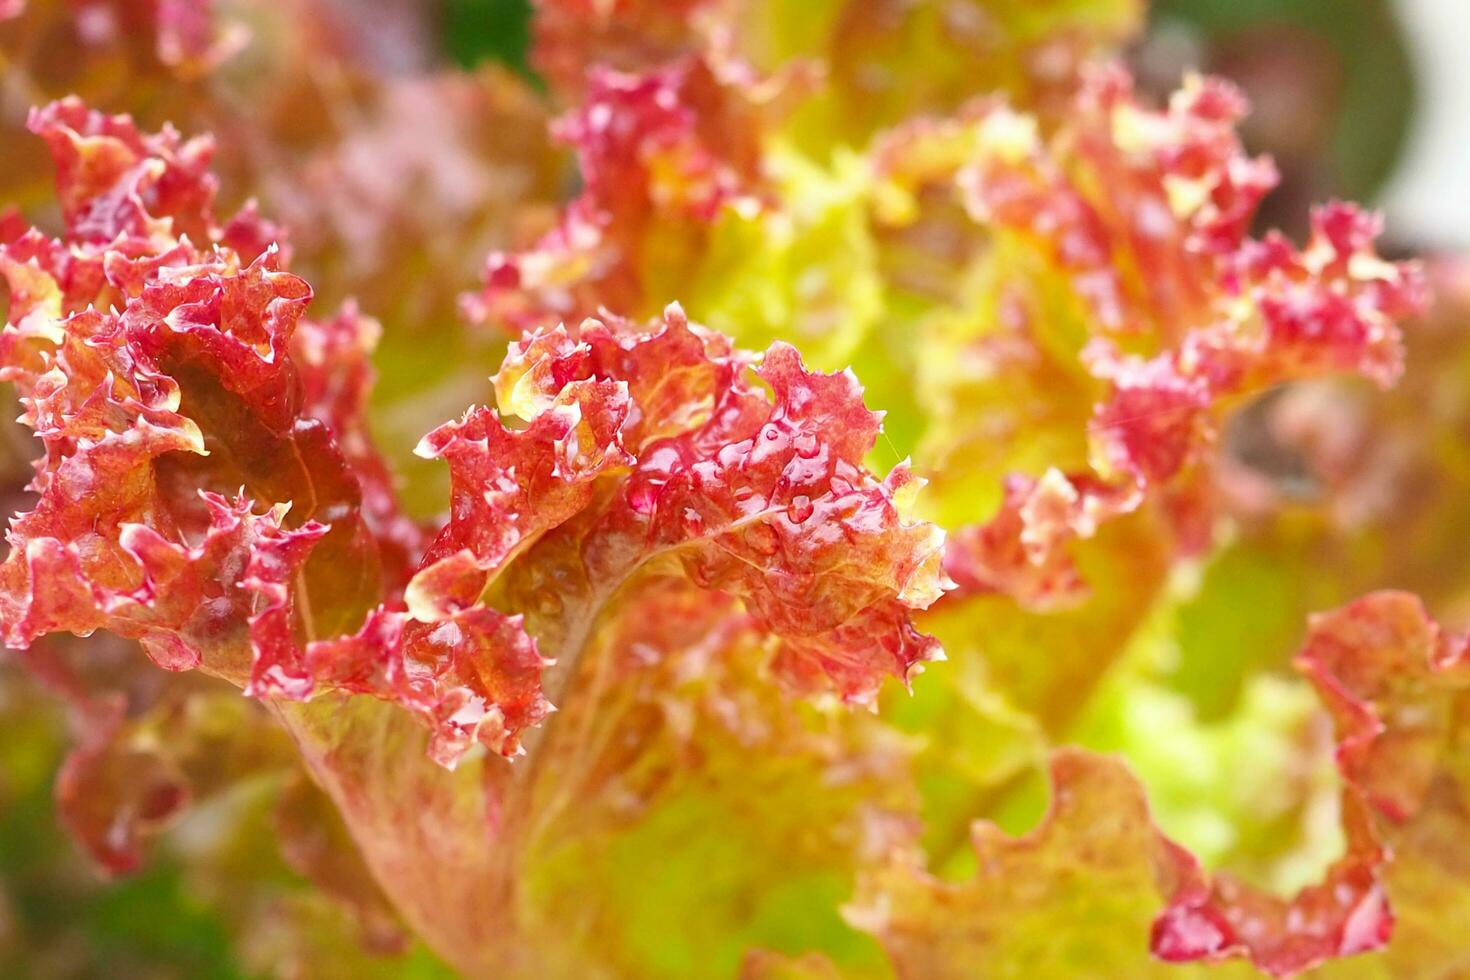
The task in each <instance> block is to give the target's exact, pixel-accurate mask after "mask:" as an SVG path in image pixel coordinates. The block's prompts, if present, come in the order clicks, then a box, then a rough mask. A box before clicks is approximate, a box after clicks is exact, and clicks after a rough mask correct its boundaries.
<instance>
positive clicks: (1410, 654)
mask: <svg viewBox="0 0 1470 980" xmlns="http://www.w3.org/2000/svg"><path fill="white" fill-rule="evenodd" d="M1467 651H1470V644H1467V641H1466V639H1465V638H1464V637H1460V636H1456V637H1452V636H1449V635H1447V634H1446V633H1445V632H1444V631H1443V630H1441V629H1440V627H1439V625H1438V624H1437V623H1435V622H1434V621H1433V620H1432V619H1430V618H1429V615H1428V613H1426V612H1425V610H1424V606H1423V604H1422V603H1420V601H1419V600H1418V599H1417V598H1415V597H1414V596H1411V595H1408V594H1405V593H1399V592H1379V593H1375V594H1373V595H1370V596H1367V597H1365V598H1363V599H1359V600H1358V601H1357V602H1354V603H1352V604H1350V605H1348V606H1345V607H1343V608H1342V609H1339V610H1336V611H1334V612H1330V613H1323V614H1321V615H1318V616H1315V617H1313V619H1312V623H1311V628H1310V630H1309V632H1308V635H1307V641H1306V644H1305V646H1304V647H1303V648H1302V651H1301V653H1300V654H1299V655H1298V657H1297V661H1296V663H1297V667H1298V669H1299V670H1301V672H1302V673H1303V674H1305V675H1306V676H1307V679H1308V680H1310V681H1311V682H1312V684H1313V686H1315V687H1316V688H1317V692H1318V694H1319V695H1320V696H1321V698H1322V700H1323V702H1324V703H1325V704H1326V705H1327V708H1328V710H1330V711H1331V712H1332V717H1333V721H1334V723H1335V725H1336V728H1337V742H1338V748H1337V763H1338V767H1339V768H1340V769H1341V770H1342V774H1343V777H1344V778H1345V779H1347V780H1348V781H1350V782H1351V783H1353V784H1354V785H1356V786H1359V787H1361V789H1362V791H1363V794H1364V796H1365V798H1366V799H1367V800H1368V802H1369V803H1371V804H1372V806H1373V807H1374V808H1375V809H1376V810H1377V811H1378V812H1380V813H1382V814H1383V815H1384V816H1386V817H1388V818H1389V819H1390V820H1393V821H1398V822H1402V821H1405V820H1408V819H1409V818H1410V817H1412V816H1413V815H1414V814H1415V812H1416V811H1417V810H1418V809H1419V807H1420V805H1421V804H1422V803H1423V801H1424V798H1425V796H1426V794H1427V793H1428V792H1429V788H1430V785H1431V783H1432V782H1433V781H1434V779H1435V778H1436V774H1437V772H1438V771H1439V768H1440V766H1441V765H1442V763H1443V759H1442V755H1443V753H1444V752H1445V750H1446V748H1447V747H1448V745H1449V744H1450V741H1451V738H1452V734H1453V731H1454V726H1455V724H1456V723H1457V721H1458V716H1457V713H1456V712H1457V708H1456V704H1457V701H1458V700H1461V699H1462V698H1463V695H1464V692H1465V691H1466V690H1470V653H1467Z"/></svg>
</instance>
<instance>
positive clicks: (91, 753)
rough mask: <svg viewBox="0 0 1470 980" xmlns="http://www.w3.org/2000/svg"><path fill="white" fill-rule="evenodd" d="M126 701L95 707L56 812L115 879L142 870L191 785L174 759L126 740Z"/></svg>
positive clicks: (64, 774) (68, 765) (65, 770)
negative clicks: (150, 843) (152, 843)
mask: <svg viewBox="0 0 1470 980" xmlns="http://www.w3.org/2000/svg"><path fill="white" fill-rule="evenodd" d="M124 710H125V705H124V703H123V700H122V698H121V697H113V698H109V699H106V700H103V701H98V702H94V703H92V704H91V705H90V706H89V709H88V711H87V712H86V715H85V717H84V721H83V725H82V731H81V733H80V744H79V745H77V747H76V748H74V749H73V750H72V751H71V753H70V754H69V755H68V756H67V758H66V762H65V763H64V764H63V765H62V767H61V771H60V772H59V773H58V774H57V777H56V806H57V812H58V814H59V815H60V817H61V821H62V823H63V824H64V825H65V826H66V829H67V831H68V833H70V834H71V835H72V837H73V838H74V839H75V840H76V841H77V842H78V843H79V844H81V846H82V847H84V848H86V850H87V852H88V854H89V855H90V856H91V858H92V860H93V861H95V862H96V863H97V864H98V865H99V866H100V867H102V868H104V869H106V870H107V871H108V872H110V873H112V874H126V873H128V872H131V871H135V870H137V869H138V867H139V866H140V865H141V864H142V861H143V848H144V844H145V842H146V840H147V839H148V838H149V837H151V836H152V835H153V834H155V833H157V831H158V830H159V829H160V828H161V827H163V826H166V825H167V824H168V823H169V821H170V820H171V819H172V818H174V817H177V816H178V815H179V813H180V812H182V811H183V809H184V808H185V807H187V806H188V805H189V802H190V795H191V792H190V787H189V784H188V782H187V780H186V779H185V778H184V775H183V773H182V772H180V771H179V770H178V768H177V766H176V765H174V764H173V762H172V760H170V759H168V758H166V757H165V756H163V755H161V754H160V753H158V752H155V751H150V750H149V749H148V748H147V746H146V745H132V744H130V742H129V740H128V739H127V738H125V737H122V735H123V729H124V725H125V722H124V718H123V712H124Z"/></svg>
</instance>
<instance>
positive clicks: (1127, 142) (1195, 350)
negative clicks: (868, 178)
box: [879, 68, 1425, 607]
mask: <svg viewBox="0 0 1470 980" xmlns="http://www.w3.org/2000/svg"><path fill="white" fill-rule="evenodd" d="M1244 111H1245V105H1244V101H1243V99H1242V98H1241V96H1240V95H1239V93H1237V92H1236V91H1235V90H1234V89H1233V88H1231V87H1230V86H1229V85H1228V84H1226V83H1224V82H1221V81H1218V80H1213V79H1198V78H1192V79H1189V80H1187V81H1186V83H1185V85H1184V87H1183V88H1182V89H1181V90H1180V91H1179V92H1177V93H1176V94H1175V96H1174V97H1173V98H1172V99H1171V100H1170V102H1169V104H1168V106H1167V108H1165V109H1162V110H1153V109H1149V108H1146V107H1145V106H1143V105H1141V104H1140V103H1139V101H1138V100H1137V99H1136V98H1135V97H1134V94H1133V92H1132V83H1131V80H1130V79H1129V78H1128V76H1127V74H1126V72H1124V71H1123V70H1122V69H1121V68H1107V69H1098V70H1094V71H1093V72H1091V73H1090V74H1089V75H1088V76H1087V78H1086V81H1085V84H1084V85H1083V86H1082V88H1081V89H1080V91H1079V92H1078V94H1077V95H1076V97H1075V100H1074V105H1073V112H1072V113H1071V114H1070V115H1069V116H1068V117H1067V118H1066V119H1065V121H1063V122H1062V123H1061V124H1060V128H1059V129H1058V130H1057V131H1056V132H1054V133H1052V134H1050V135H1049V136H1047V137H1046V138H1045V139H1043V138H1041V137H1039V136H1038V135H1037V126H1036V123H1035V121H1034V120H1031V119H1028V118H1027V117H1023V116H1018V115H1017V114H1016V113H1014V112H1013V111H1011V110H1009V109H1007V108H1004V107H1001V106H997V105H994V104H992V103H981V104H979V105H977V106H976V107H974V108H973V109H971V110H970V111H968V112H967V113H966V114H964V115H962V116H961V117H960V118H959V119H958V120H955V121H953V122H947V123H928V124H925V125H922V126H917V127H915V128H914V130H913V131H912V132H911V133H910V132H904V133H900V134H897V135H895V136H894V137H893V138H892V139H891V140H890V141H889V142H888V143H886V144H884V147H883V149H882V150H881V151H880V156H879V158H880V161H882V166H883V168H884V169H883V172H884V173H885V174H886V175H887V176H888V177H889V179H890V180H892V181H893V182H894V185H895V186H896V187H898V188H900V189H905V190H904V193H905V194H908V195H910V196H915V195H917V194H919V193H920V191H921V190H922V189H924V188H929V187H935V186H942V185H943V183H944V181H945V180H950V181H952V182H953V184H954V186H956V187H958V189H959V192H960V194H961V195H962V197H963V199H964V202H965V204H966V206H967V208H968V210H969V212H970V214H971V216H972V218H973V219H974V220H975V221H976V222H977V223H978V224H979V225H980V226H981V227H983V228H984V229H986V230H989V231H990V232H991V233H992V234H994V235H997V236H1000V238H1001V240H1002V242H1003V243H1004V245H1003V247H1001V248H1000V249H999V250H998V251H999V253H1000V254H1002V255H1006V256H1011V257H1012V258H1015V257H1016V256H1020V257H1023V258H1024V261H1022V262H1021V264H1022V265H1031V266H1032V268H1033V270H1034V271H1031V272H1029V273H1028V275H1027V277H1026V278H1022V279H1020V280H1018V281H1015V282H1008V283H1007V284H1006V286H1005V287H1004V290H1005V294H1004V295H1001V296H999V297H998V298H997V299H996V302H998V303H1002V304H1003V305H1002V309H1003V310H1006V309H1009V306H1008V305H1007V304H1012V303H1013V304H1014V305H1015V308H1016V313H1015V319H1016V320H1017V322H1018V323H1020V324H1025V325H1027V328H1026V330H1024V331H1022V332H1021V335H1020V336H1018V337H1016V338H1012V339H1010V343H1011V347H1013V348H1018V349H1020V350H1024V351H1025V352H1026V354H1025V355H1024V356H1021V355H1018V354H1016V353H1015V351H1014V350H1011V351H1010V352H1009V353H1005V350H1006V349H1002V348H1001V347H1000V341H999V340H998V339H997V338H995V337H990V336H986V337H981V338H979V339H978V341H977V347H976V349H975V350H971V349H968V348H967V349H963V350H961V351H960V353H961V354H962V355H970V356H974V355H978V354H983V355H984V359H983V360H982V362H981V363H982V364H988V363H991V362H992V361H998V363H995V364H994V368H993V370H995V371H1009V370H1010V369H1011V368H1012V367H1013V364H1012V362H1020V363H1019V365H1014V366H1019V367H1020V368H1021V369H1022V370H1023V372H1024V373H1023V374H1021V375H1020V377H1021V378H1030V377H1034V379H1035V380H1034V381H1032V382H1031V383H1032V384H1033V385H1034V386H1035V387H1036V389H1037V390H1036V391H1035V392H1034V397H1035V398H1038V399H1042V400H1046V401H1054V402H1055V403H1056V405H1057V409H1056V410H1057V412H1058V414H1059V415H1061V417H1060V418H1059V419H1050V418H1048V419H1046V420H1047V422H1048V423H1049V424H1052V425H1058V424H1070V425H1071V426H1073V432H1074V433H1075V435H1074V436H1073V441H1078V437H1081V438H1084V439H1085V441H1086V443H1087V449H1088V452H1087V456H1088V458H1087V460H1086V465H1087V466H1088V467H1090V470H1091V472H1090V473H1089V472H1085V471H1082V470H1081V469H1080V466H1079V464H1080V463H1081V461H1080V460H1076V461H1074V460H1070V459H1069V460H1062V461H1060V462H1061V468H1062V469H1064V470H1065V471H1067V472H1069V473H1075V475H1071V476H1069V478H1068V479H1069V482H1071V483H1079V482H1081V483H1085V484H1088V485H1092V484H1098V485H1100V486H1099V489H1098V490H1096V491H1095V492H1092V493H1088V494H1079V495H1078V496H1079V498H1080V497H1083V496H1086V497H1089V498H1101V499H1105V500H1108V501H1110V506H1108V507H1107V508H1096V509H1097V510H1099V511H1101V510H1103V509H1106V510H1109V511H1110V512H1111V513H1110V514H1109V515H1105V516H1104V515H1100V518H1101V519H1106V517H1107V516H1112V517H1116V516H1119V515H1122V514H1125V513H1128V512H1129V511H1131V510H1133V509H1135V508H1137V507H1139V506H1142V505H1144V504H1145V503H1147V502H1149V501H1151V500H1154V499H1160V500H1163V501H1164V503H1165V505H1166V506H1164V508H1163V509H1164V511H1165V513H1166V514H1169V515H1172V514H1175V513H1178V514H1180V515H1181V516H1186V515H1187V517H1188V520H1187V522H1186V524H1185V525H1183V526H1181V527H1180V528H1179V531H1178V536H1179V539H1180V549H1181V550H1182V551H1190V550H1197V547H1198V544H1199V541H1198V538H1199V535H1198V533H1197V531H1198V528H1200V527H1202V526H1206V524H1205V522H1206V521H1207V517H1208V515H1207V513H1206V511H1207V510H1208V508H1209V501H1208V500H1206V499H1203V498H1201V497H1200V494H1199V492H1198V491H1200V490H1203V489H1204V487H1205V484H1204V483H1203V481H1200V480H1199V479H1197V474H1198V471H1199V468H1200V467H1201V466H1203V465H1208V464H1209V462H1210V460H1211V453H1210V450H1211V448H1212V446H1213V444H1214V443H1215V441H1216V434H1217V432H1218V431H1219V427H1220V425H1221V422H1222V420H1223V418H1224V416H1225V414H1226V412H1227V411H1228V410H1229V409H1231V408H1232V407H1234V406H1236V405H1239V404H1240V403H1241V401H1242V400H1243V398H1244V397H1246V396H1250V395H1253V394H1256V393H1259V392H1262V391H1264V390H1266V389H1267V388H1269V387H1271V386H1273V385H1276V384H1279V383H1281V382H1283V381H1290V380H1295V379H1300V378H1306V377H1314V376H1317V375H1322V374H1330V373H1351V374H1359V375H1362V376H1365V377H1367V378H1369V379H1371V380H1374V381H1376V382H1378V383H1379V384H1382V385H1387V384H1390V383H1392V381H1393V380H1394V379H1395V378H1396V376H1397V374H1398V372H1399V370H1400V368H1401V360H1402V354H1401V351H1400V340H1399V331H1398V326H1397V321H1399V320H1401V319H1403V318H1405V317H1408V316H1410V315H1412V314H1414V313H1415V312H1417V311H1418V310H1420V309H1422V307H1423V304H1424V300H1425V289H1424V286H1423V283H1422V275H1421V273H1420V270H1419V269H1418V267H1417V266H1415V265H1414V264H1412V263H1390V262H1386V261H1384V260H1382V259H1381V258H1379V257H1378V255H1377V253H1376V252H1375V250H1374V241H1375V239H1376V237H1377V236H1378V234H1379V232H1380V231H1381V222H1379V221H1378V219H1376V218H1375V217H1372V216H1369V215H1365V214H1363V213H1362V212H1360V211H1358V210H1357V209H1355V208H1353V207H1352V206H1350V205H1341V204H1335V205H1330V206H1328V207H1324V208H1322V209H1320V210H1318V211H1317V212H1316V213H1315V215H1314V218H1313V232H1312V235H1311V238H1310V240H1309V241H1308V243H1307V244H1306V246H1305V247H1303V248H1300V249H1299V248H1297V247H1296V246H1294V245H1292V244H1291V243H1289V242H1287V241H1286V240H1285V239H1284V238H1282V237H1281V236H1279V235H1275V234H1272V235H1268V236H1267V237H1266V238H1265V239H1263V240H1260V241H1256V240H1252V239H1250V238H1248V237H1247V229H1248V226H1249V223H1250V220H1251V217H1252V216H1253V214H1254V212H1255V210H1256V207H1257V206H1258V204H1259V203H1260V200H1261V198H1262V197H1263V196H1264V194H1265V193H1266V192H1267V191H1268V190H1269V189H1270V188H1271V187H1272V185H1273V184H1274V182H1275V176H1274V173H1273V172H1272V170H1271V168H1270V165H1269V164H1268V163H1266V162H1264V161H1261V160H1254V159H1251V158H1249V157H1247V156H1246V155H1245V153H1244V151H1243V149H1242V146H1241V143H1240V140H1239V138H1238V136H1237V135H1236V131H1235V127H1236V124H1237V122H1238V121H1239V119H1240V117H1241V115H1242V114H1243V112H1244ZM904 199H906V198H904ZM895 214H897V215H899V216H900V217H899V218H897V219H895V220H899V221H900V223H902V221H903V220H913V219H912V218H911V217H910V218H903V217H902V216H903V215H904V214H905V211H904V209H902V208H897V209H896V210H895ZM1012 250H1015V253H1014V254H1013V252H1012ZM1011 294H1014V297H1013V298H1011ZM1055 309H1062V310H1064V311H1067V312H1066V315H1068V316H1076V323H1075V324H1071V323H1063V324H1061V325H1057V324H1054V323H1051V322H1050V321H1051V320H1053V319H1054V318H1055V314H1052V313H1049V312H1048V311H1049V310H1055ZM1074 310H1080V315H1079V314H1076V313H1073V312H1072V311H1074ZM987 344H988V345H990V346H991V347H995V348H997V351H1000V353H1002V354H1004V359H1002V358H1001V357H999V356H997V352H996V351H992V350H990V349H988V348H986V349H984V350H981V349H980V345H987ZM1051 361H1055V362H1058V363H1057V366H1056V368H1055V369H1053V370H1050V371H1048V370H1043V369H1042V368H1041V367H1040V366H1039V365H1042V364H1046V363H1048V362H1051ZM961 376H962V375H961ZM980 376H981V377H982V378H983V380H984V383H985V384H987V385H992V386H993V385H994V383H995V382H994V381H993V380H992V379H993V375H992V374H991V373H990V372H989V371H982V372H981V373H980ZM1018 383H1019V382H1018ZM1079 388H1081V389H1082V390H1083V391H1084V392H1089V391H1090V392H1092V394H1091V395H1090V397H1091V398H1092V401H1093V408H1092V411H1091V413H1090V417H1087V418H1083V417H1080V416H1077V415H1076V414H1075V413H1076V405H1077V404H1078V403H1079V402H1081V399H1080V398H1079V397H1078V389H1079ZM981 394H983V393H981ZM981 394H977V395H976V396H974V397H975V398H976V399H977V400H978V401H979V404H981V405H982V406H984V407H985V408H986V410H987V411H991V409H990V402H988V401H985V400H984V399H983V397H981ZM1024 397H1032V395H1031V394H1030V393H1029V391H1028V392H1027V393H1025V394H1023V395H1021V396H1018V398H1024ZM1083 397H1089V396H1088V395H1085V394H1084V396H1083ZM948 398H949V400H950V401H952V402H955V403H957V404H959V405H964V404H965V401H966V396H965V395H964V393H963V392H956V393H955V394H954V395H952V396H948ZM1004 411H1005V412H1007V413H1008V415H1009V416H1016V417H1015V418H1014V419H1012V420H1011V422H1010V424H1012V425H1013V426H1014V431H1015V432H1016V433H1017V434H1018V436H1019V434H1020V433H1023V432H1031V431H1032V430H1031V428H1027V427H1026V426H1025V425H1023V424H1022V423H1024V422H1027V421H1030V420H1031V419H1032V418H1034V417H1035V416H1037V415H1041V417H1043V418H1046V416H1045V415H1044V414H1042V413H1040V412H1039V411H1037V410H1031V409H1028V410H1027V412H1026V413H1025V414H1022V413H1021V411H1020V410H1019V409H1016V408H1008V409H1004ZM1062 413H1066V414H1062ZM996 424H997V423H996V422H995V421H994V420H992V419H990V418H988V417H983V416H982V417H977V418H975V419H973V420H972V421H971V424H968V425H967V424H966V421H965V419H964V417H963V416H960V417H956V418H953V419H946V420H945V422H944V423H943V425H942V426H941V427H940V428H939V429H938V430H936V433H935V444H936V446H938V447H940V449H941V454H942V456H943V457H944V458H945V459H946V460H948V459H951V458H954V459H963V458H964V456H965V455H966V454H967V452H970V451H978V450H972V448H971V447H970V446H969V445H968V443H967V441H972V440H974V439H975V438H977V436H976V434H977V433H981V432H990V431H991V430H992V427H994V426H995V425H996ZM1033 427H1034V423H1033ZM1059 438H1060V436H1059ZM1069 444H1070V443H1069ZM986 452H994V450H986ZM1004 455H1005V454H1004V453H1003V452H1002V453H1001V458H1002V459H1003V458H1004ZM1011 455H1012V456H1024V452H1023V450H1022V449H1020V448H1017V449H1016V450H1014V451H1013V452H1012V453H1011ZM1032 479H1034V478H1032ZM1026 482H1032V480H1031V479H1028V480H1027V481H1026ZM1184 492H1192V493H1194V496H1195V498H1196V499H1195V500H1193V501H1185V500H1184V499H1183V498H1182V493H1184ZM1017 498H1018V491H1016V490H1009V491H1008V492H1007V495H1006V501H1005V502H1004V503H1003V505H1002V510H1001V513H1000V514H998V515H997V516H996V517H994V518H993V519H992V520H990V521H989V522H987V523H985V524H983V525H981V526H979V527H977V528H974V529H971V530H966V531H962V532H960V533H958V534H957V535H956V537H955V541H956V548H957V549H959V552H960V553H958V554H957V555H956V557H955V558H954V559H953V560H952V564H953V565H954V566H955V568H956V574H957V576H959V577H960V578H961V579H965V575H964V573H963V571H962V568H963V566H965V565H972V566H974V567H975V568H976V570H977V571H976V574H974V575H972V576H970V578H971V579H973V580H974V582H973V586H975V587H980V588H983V589H994V588H1013V589H1015V593H1014V594H1015V597H1016V599H1017V600H1018V601H1019V602H1021V603H1022V604H1023V605H1027V606H1030V607H1038V606H1041V607H1044V606H1046V605H1047V604H1054V602H1055V600H1054V598H1053V597H1054V596H1055V595H1058V594H1059V595H1062V596H1070V595H1075V594H1076V592H1077V589H1078V587H1079V586H1078V584H1077V583H1070V582H1068V579H1067V576H1068V575H1069V574H1071V573H1070V572H1068V571H1067V570H1068V569H1069V568H1070V565H1071V558H1070V556H1069V552H1070V545H1071V542H1072V541H1073V540H1075V538H1077V537H1086V536H1087V533H1088V532H1086V531H1083V532H1082V533H1080V534H1079V533H1071V534H1059V535H1053V536H1052V537H1051V540H1052V541H1053V543H1054V545H1055V547H1056V548H1057V549H1059V553H1058V554H1055V555H1051V556H1046V555H1043V554H1041V553H1039V552H1038V551H1037V550H1036V549H1035V548H1030V547H1027V546H1025V545H1023V544H1022V542H1021V541H1020V540H1019V539H1017V538H1015V535H1016V534H1017V533H1019V532H1020V530H1021V528H1022V527H1023V526H1026V527H1029V525H1027V524H1026V522H1024V521H1021V520H1018V519H1017V515H1016V514H1015V513H1013V512H1014V511H1015V509H1016V508H1017V507H1018V506H1019V503H1018V501H1017ZM1061 523H1062V526H1065V525H1066V522H1061ZM1084 523H1088V522H1084ZM966 541H969V542H971V545H970V547H969V548H968V551H969V552H973V553H974V554H976V555H979V556H980V557H968V556H967V555H966V554H965V551H966V549H965V547H964V542H966ZM1023 552H1026V553H1027V554H1028V557H1029V558H1030V563H1029V565H1028V566H1025V567H1024V569H1023V570H1025V571H1026V574H1015V573H1012V574H1011V575H1009V576H1002V575H1000V574H998V573H997V572H996V571H995V569H997V568H1003V567H1015V566H1014V563H1011V564H1010V565H1008V563H1007V561H1006V556H1007V555H1010V556H1015V555H1019V554H1021V553H1023ZM986 569H988V571H986ZM967 581H968V580H967ZM968 587H971V586H967V588H968Z"/></svg>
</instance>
